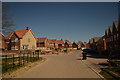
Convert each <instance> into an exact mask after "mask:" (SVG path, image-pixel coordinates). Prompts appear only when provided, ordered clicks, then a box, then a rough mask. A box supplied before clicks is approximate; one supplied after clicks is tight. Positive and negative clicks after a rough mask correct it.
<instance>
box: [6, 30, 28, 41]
mask: <svg viewBox="0 0 120 80" xmlns="http://www.w3.org/2000/svg"><path fill="white" fill-rule="evenodd" d="M28 31H29V30H17V31H13V32H11V33H10V34H9V35H8V36H7V37H6V39H9V38H10V37H11V36H12V34H13V33H15V34H16V35H17V36H18V37H19V38H22V37H23V36H24V35H25V34H26V33H27V32H28Z"/></svg>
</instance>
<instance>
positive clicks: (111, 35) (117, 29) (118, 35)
mask: <svg viewBox="0 0 120 80" xmlns="http://www.w3.org/2000/svg"><path fill="white" fill-rule="evenodd" d="M105 39H106V44H107V50H109V51H111V50H118V49H120V26H119V23H118V21H114V22H113V25H112V26H110V27H109V28H108V29H107V30H106V31H105Z"/></svg>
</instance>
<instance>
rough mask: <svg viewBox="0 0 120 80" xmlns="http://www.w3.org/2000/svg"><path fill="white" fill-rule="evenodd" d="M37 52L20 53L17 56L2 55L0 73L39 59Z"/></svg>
mask: <svg viewBox="0 0 120 80" xmlns="http://www.w3.org/2000/svg"><path fill="white" fill-rule="evenodd" d="M39 54H40V53H39V52H31V51H27V52H26V51H22V52H20V53H17V54H6V55H2V73H5V72H7V71H11V70H13V69H17V68H19V67H21V66H24V65H26V64H27V63H29V62H34V61H37V60H39V59H40V56H39Z"/></svg>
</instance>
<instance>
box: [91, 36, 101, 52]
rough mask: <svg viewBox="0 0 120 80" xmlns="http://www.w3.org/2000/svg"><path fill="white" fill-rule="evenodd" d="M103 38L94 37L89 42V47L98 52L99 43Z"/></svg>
mask: <svg viewBox="0 0 120 80" xmlns="http://www.w3.org/2000/svg"><path fill="white" fill-rule="evenodd" d="M100 38H101V37H93V38H91V39H90V40H89V47H90V48H92V49H94V50H97V41H98V40H99V39H100Z"/></svg>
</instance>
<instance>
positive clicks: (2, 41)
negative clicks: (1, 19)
mask: <svg viewBox="0 0 120 80" xmlns="http://www.w3.org/2000/svg"><path fill="white" fill-rule="evenodd" d="M5 46H6V45H5V37H4V36H3V35H2V33H0V50H5Z"/></svg>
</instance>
